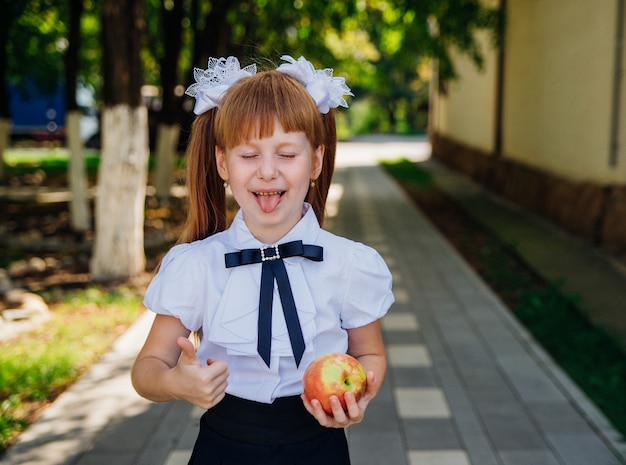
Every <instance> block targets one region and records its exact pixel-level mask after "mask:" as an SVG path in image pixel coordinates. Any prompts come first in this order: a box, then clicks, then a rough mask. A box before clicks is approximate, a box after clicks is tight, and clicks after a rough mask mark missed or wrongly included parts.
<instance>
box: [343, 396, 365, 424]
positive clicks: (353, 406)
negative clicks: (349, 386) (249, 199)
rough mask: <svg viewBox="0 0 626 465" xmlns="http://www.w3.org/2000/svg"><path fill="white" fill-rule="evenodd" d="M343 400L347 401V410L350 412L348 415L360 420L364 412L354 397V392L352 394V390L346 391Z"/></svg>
mask: <svg viewBox="0 0 626 465" xmlns="http://www.w3.org/2000/svg"><path fill="white" fill-rule="evenodd" d="M343 400H344V401H345V403H346V412H347V414H348V417H350V419H351V420H357V421H360V419H361V418H362V415H363V414H362V411H361V407H360V406H359V404H358V403H357V401H356V398H355V397H354V394H352V393H351V392H346V393H345V394H344V396H343Z"/></svg>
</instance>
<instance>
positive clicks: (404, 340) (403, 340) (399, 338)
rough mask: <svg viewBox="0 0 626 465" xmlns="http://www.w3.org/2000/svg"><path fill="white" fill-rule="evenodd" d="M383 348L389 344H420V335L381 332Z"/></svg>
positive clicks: (407, 332) (401, 332)
mask: <svg viewBox="0 0 626 465" xmlns="http://www.w3.org/2000/svg"><path fill="white" fill-rule="evenodd" d="M383 339H384V341H385V347H388V346H389V345H391V344H422V343H423V342H424V341H423V338H422V333H421V332H418V331H387V330H385V331H383Z"/></svg>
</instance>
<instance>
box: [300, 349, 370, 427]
mask: <svg viewBox="0 0 626 465" xmlns="http://www.w3.org/2000/svg"><path fill="white" fill-rule="evenodd" d="M375 383H376V379H375V376H374V372H371V371H370V372H368V373H367V374H366V373H365V370H364V369H363V366H362V365H361V364H360V363H359V361H358V360H357V359H355V358H354V357H352V356H350V355H348V354H341V353H331V354H326V355H323V356H321V357H318V358H317V359H315V360H314V361H313V362H312V363H311V364H310V365H309V367H308V368H307V369H306V371H305V373H304V378H303V385H304V394H303V395H302V400H303V402H304V406H305V408H306V409H307V411H308V412H309V413H310V414H311V415H313V416H314V417H315V418H316V419H317V420H318V421H319V423H320V424H321V425H322V426H325V427H328V428H345V427H347V426H350V425H352V424H355V423H359V422H360V421H361V420H362V419H363V416H364V414H365V409H366V408H367V404H368V403H369V401H370V400H371V399H372V398H373V396H374V394H375V392H376V391H375V389H374V386H375Z"/></svg>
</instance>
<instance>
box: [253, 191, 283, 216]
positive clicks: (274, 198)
mask: <svg viewBox="0 0 626 465" xmlns="http://www.w3.org/2000/svg"><path fill="white" fill-rule="evenodd" d="M280 197H281V194H280V193H278V192H277V193H271V194H270V193H268V194H262V195H258V194H257V196H256V200H257V202H258V203H259V206H260V207H261V210H263V213H271V212H273V211H274V209H275V208H276V206H277V205H278V203H279V202H280Z"/></svg>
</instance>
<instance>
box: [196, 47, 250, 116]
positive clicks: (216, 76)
mask: <svg viewBox="0 0 626 465" xmlns="http://www.w3.org/2000/svg"><path fill="white" fill-rule="evenodd" d="M254 74H256V64H255V63H253V64H251V65H248V66H246V67H245V68H243V69H242V68H241V66H240V65H239V60H238V59H237V58H235V57H233V56H230V57H228V58H219V59H218V58H209V66H208V68H207V69H201V68H194V70H193V77H194V79H195V80H196V82H195V84H192V85H190V86H189V87H188V88H187V90H186V91H185V93H186V94H187V95H190V96H191V97H195V98H196V104H195V106H194V108H193V112H194V113H195V114H196V115H200V114H202V113H204V112H206V111H209V110H210V109H211V108H215V107H217V106H219V104H220V101H221V100H222V96H223V95H224V92H226V91H227V90H228V88H229V87H230V86H232V85H233V84H234V83H235V82H237V81H238V80H239V79H241V78H244V77H248V76H252V75H254Z"/></svg>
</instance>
